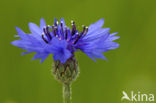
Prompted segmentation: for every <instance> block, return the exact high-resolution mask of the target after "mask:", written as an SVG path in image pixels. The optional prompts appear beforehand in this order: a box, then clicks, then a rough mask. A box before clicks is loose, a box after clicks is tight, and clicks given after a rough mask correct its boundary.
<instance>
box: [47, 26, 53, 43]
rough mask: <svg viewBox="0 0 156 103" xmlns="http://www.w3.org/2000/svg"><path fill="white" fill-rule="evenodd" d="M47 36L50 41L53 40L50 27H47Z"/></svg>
mask: <svg viewBox="0 0 156 103" xmlns="http://www.w3.org/2000/svg"><path fill="white" fill-rule="evenodd" d="M46 31H47V33H46V35H47V36H48V37H49V38H50V40H51V39H52V37H51V35H50V31H49V26H47V27H46Z"/></svg>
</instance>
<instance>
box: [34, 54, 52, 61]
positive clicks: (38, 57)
mask: <svg viewBox="0 0 156 103" xmlns="http://www.w3.org/2000/svg"><path fill="white" fill-rule="evenodd" d="M48 55H49V53H36V54H35V55H34V58H33V59H32V60H34V59H42V60H41V61H40V63H42V62H43V61H44V60H45V59H46V58H47V57H48Z"/></svg>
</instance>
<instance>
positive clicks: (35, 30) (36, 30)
mask: <svg viewBox="0 0 156 103" xmlns="http://www.w3.org/2000/svg"><path fill="white" fill-rule="evenodd" d="M29 29H30V31H31V32H32V33H33V34H35V35H38V36H41V35H42V30H41V29H40V28H39V27H38V26H37V25H36V24H34V23H29Z"/></svg>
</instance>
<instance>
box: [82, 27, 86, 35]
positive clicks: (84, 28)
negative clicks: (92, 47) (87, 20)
mask: <svg viewBox="0 0 156 103" xmlns="http://www.w3.org/2000/svg"><path fill="white" fill-rule="evenodd" d="M85 30H86V26H84V25H83V31H82V34H84V32H85Z"/></svg>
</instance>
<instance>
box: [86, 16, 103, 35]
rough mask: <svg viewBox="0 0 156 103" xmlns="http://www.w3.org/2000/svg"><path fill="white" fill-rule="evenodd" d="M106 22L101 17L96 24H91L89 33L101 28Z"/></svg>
mask: <svg viewBox="0 0 156 103" xmlns="http://www.w3.org/2000/svg"><path fill="white" fill-rule="evenodd" d="M103 24H104V19H100V20H99V21H97V22H96V23H94V24H91V25H90V26H89V28H88V33H87V34H90V33H92V32H94V31H96V30H97V29H100V28H101V27H102V26H103Z"/></svg>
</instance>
